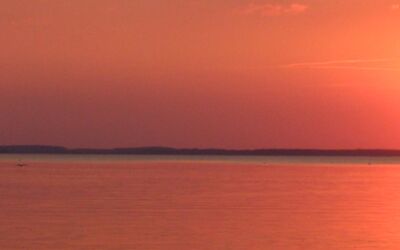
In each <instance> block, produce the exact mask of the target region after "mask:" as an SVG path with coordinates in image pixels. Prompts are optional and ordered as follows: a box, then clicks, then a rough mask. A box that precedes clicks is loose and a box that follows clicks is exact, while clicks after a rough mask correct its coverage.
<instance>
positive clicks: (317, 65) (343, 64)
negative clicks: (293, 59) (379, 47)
mask: <svg viewBox="0 0 400 250" xmlns="http://www.w3.org/2000/svg"><path fill="white" fill-rule="evenodd" d="M399 59H400V58H378V59H347V60H333V61H320V62H301V63H292V64H286V65H281V66H280V68H292V69H299V68H300V69H301V68H302V69H350V70H351V69H353V70H370V71H373V70H376V71H400V66H390V67H389V66H380V65H373V64H376V63H385V62H386V63H387V62H399ZM360 64H361V65H360ZM363 64H370V65H363ZM371 64H372V65H371Z"/></svg>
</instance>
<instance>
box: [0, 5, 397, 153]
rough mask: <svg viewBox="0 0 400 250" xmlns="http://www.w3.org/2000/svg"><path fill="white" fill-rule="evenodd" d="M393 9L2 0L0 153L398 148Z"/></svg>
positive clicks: (360, 6)
mask: <svg viewBox="0 0 400 250" xmlns="http://www.w3.org/2000/svg"><path fill="white" fill-rule="evenodd" d="M398 6H400V1H396V0H395V1H391V0H390V1H388V0H381V1H376V0H351V1H348V0H326V1H320V0H303V1H280V0H275V1H268V0H265V1H261V0H260V1H247V0H232V1H226V0H214V1H205V0H200V1H183V0H170V1H161V0H136V1H129V0H79V1H78V0H68V1H64V0H60V1H54V0H37V1H31V0H3V1H1V3H0V30H1V34H2V35H1V37H0V62H1V64H0V115H1V121H0V144H54V145H63V146H69V147H125V146H148V145H165V146H175V147H224V148H270V147H296V148H297V147H300V148H305V147H306V148H310V147H312V148H400V29H399V27H400V8H399V7H398Z"/></svg>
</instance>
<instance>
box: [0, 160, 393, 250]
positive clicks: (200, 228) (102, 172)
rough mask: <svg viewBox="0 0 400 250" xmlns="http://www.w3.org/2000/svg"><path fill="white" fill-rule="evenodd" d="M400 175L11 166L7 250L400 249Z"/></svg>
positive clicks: (4, 181) (5, 211)
mask: <svg viewBox="0 0 400 250" xmlns="http://www.w3.org/2000/svg"><path fill="white" fill-rule="evenodd" d="M399 180H400V168H399V166H396V165H390V166H389V165H386V166H362V165H353V166H334V165H331V166H316V165H313V166H304V165H303V166H301V165H293V166H288V165H286V166H284V165H280V166H263V165H256V164H241V165H240V164H235V165H231V164H227V163H224V164H222V163H221V164H211V163H210V164H206V163H201V164H200V163H171V162H170V163H131V164H94V163H93V164H89V163H86V164H76V163H63V164H61V163H46V164H42V163H34V164H31V165H29V166H27V167H25V168H18V167H15V166H14V165H13V164H9V163H4V162H3V163H0V197H1V200H0V212H1V213H0V222H1V223H0V235H1V237H0V249H38V250H41V249H154V250H157V249H163V250H167V249H168V250H170V249H171V250H172V249H233V250H236V249H254V250H256V249H260V250H261V249H263V250H264V249H289V250H290V249H399V247H400V234H399V232H400V181H399Z"/></svg>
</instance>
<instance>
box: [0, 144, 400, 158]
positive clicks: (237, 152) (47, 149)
mask: <svg viewBox="0 0 400 250" xmlns="http://www.w3.org/2000/svg"><path fill="white" fill-rule="evenodd" d="M0 154H76V155H79V154H80V155H84V154H97V155H222V156H224V155H225V156H400V150H387V149H218V148H208V149H200V148H172V147H134V148H111V149H95V148H76V149H71V148H66V147H59V146H46V145H5V146H0Z"/></svg>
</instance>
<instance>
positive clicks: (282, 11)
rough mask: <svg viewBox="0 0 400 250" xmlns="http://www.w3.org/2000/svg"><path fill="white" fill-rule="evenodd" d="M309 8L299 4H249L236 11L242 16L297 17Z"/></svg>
mask: <svg viewBox="0 0 400 250" xmlns="http://www.w3.org/2000/svg"><path fill="white" fill-rule="evenodd" d="M308 8H309V6H307V5H305V4H299V3H291V4H270V3H265V4H255V3H251V4H248V5H246V6H243V7H241V8H239V9H238V13H240V14H242V15H261V16H264V17H273V16H284V15H297V14H301V13H303V12H305V11H307V9H308Z"/></svg>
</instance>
